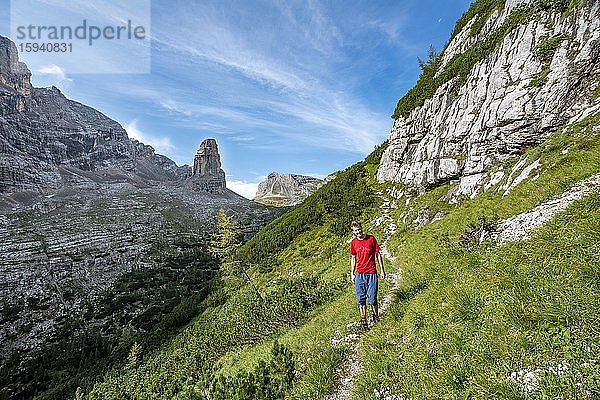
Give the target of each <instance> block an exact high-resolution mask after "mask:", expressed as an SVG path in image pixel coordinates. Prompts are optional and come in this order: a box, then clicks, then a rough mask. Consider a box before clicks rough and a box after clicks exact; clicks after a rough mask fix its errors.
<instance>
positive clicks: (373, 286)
mask: <svg viewBox="0 0 600 400" xmlns="http://www.w3.org/2000/svg"><path fill="white" fill-rule="evenodd" d="M350 229H352V233H353V234H354V239H352V241H351V242H350V254H351V255H352V258H351V260H350V266H351V275H352V276H351V278H352V283H354V285H355V288H356V299H357V301H358V308H359V309H360V317H361V318H360V323H361V327H363V328H366V327H367V326H368V325H367V302H366V300H367V298H368V299H369V304H371V309H372V314H373V315H372V318H373V323H375V322H377V319H378V317H379V309H378V307H377V284H378V280H377V268H376V266H375V260H377V262H378V263H379V267H380V269H381V279H385V269H384V268H383V257H381V253H380V252H381V249H380V248H379V244H378V243H377V239H375V237H374V236H373V235H365V234H364V233H363V230H362V225H361V223H360V222H359V221H356V220H355V221H352V223H351V224H350Z"/></svg>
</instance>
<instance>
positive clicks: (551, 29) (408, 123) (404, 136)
mask: <svg viewBox="0 0 600 400" xmlns="http://www.w3.org/2000/svg"><path fill="white" fill-rule="evenodd" d="M477 3H483V2H482V1H478V2H476V4H475V5H477ZM581 3H582V4H581V6H579V7H575V8H574V9H573V8H570V7H568V5H569V4H568V2H566V3H565V2H548V1H527V0H507V1H506V2H504V6H503V8H502V9H499V10H495V11H493V12H489V11H491V10H485V9H483V8H481V7H479V12H477V13H475V12H473V11H477V8H474V7H473V6H472V7H471V10H469V12H467V13H466V14H465V15H464V16H463V19H462V20H461V21H459V24H457V29H456V30H455V33H454V35H453V36H452V38H451V40H450V41H449V43H448V44H447V46H446V48H445V49H444V51H443V52H442V54H441V55H439V56H438V57H434V59H431V60H429V63H428V65H426V67H425V68H426V69H427V68H429V70H425V71H424V75H427V73H429V74H430V76H429V77H427V76H422V77H421V79H420V82H418V83H417V86H416V87H415V89H413V90H412V91H411V92H409V93H408V94H407V95H406V96H405V97H404V98H403V99H401V100H400V102H399V104H398V108H397V110H396V113H395V115H394V117H395V120H394V123H393V127H392V129H391V133H390V136H389V140H388V142H389V146H388V147H387V149H386V151H385V152H384V154H383V157H382V160H381V165H380V168H379V170H378V173H377V178H378V180H379V181H380V182H383V181H391V182H397V183H402V184H404V185H406V186H408V187H409V188H411V189H412V190H416V191H419V192H420V191H423V190H425V189H427V188H430V187H435V186H438V185H440V184H443V183H445V182H448V181H453V182H456V183H457V185H454V189H453V190H454V192H453V193H452V194H453V195H454V196H458V195H461V194H462V195H468V196H475V195H476V194H477V193H479V192H480V191H481V190H482V188H485V187H486V186H487V187H489V186H491V184H493V183H495V182H498V181H500V180H501V179H502V177H503V172H496V173H491V171H490V168H491V167H492V166H493V165H494V164H496V163H497V162H498V161H502V160H505V159H507V158H508V157H511V156H514V155H518V154H520V153H521V152H522V151H523V150H524V149H526V148H527V147H531V146H533V145H536V144H539V143H541V142H542V141H544V140H545V139H546V138H547V137H548V136H549V135H550V134H551V133H553V132H555V131H556V130H557V129H558V128H559V127H561V126H562V125H563V124H565V123H566V122H568V121H570V120H571V121H573V120H577V119H579V118H581V117H582V116H583V115H585V114H586V113H587V112H589V111H590V110H591V109H593V108H595V107H597V106H598V100H597V99H598V96H597V93H598V86H599V83H600V79H599V77H600V65H599V60H600V3H599V2H597V1H586V2H585V1H584V2H581ZM486 11H488V13H487V14H486V13H485V12H486ZM470 63H472V65H471V64H470ZM431 87H433V88H435V90H432V93H431V95H430V96H423V95H422V93H426V92H427V90H429V88H431ZM419 91H420V92H421V93H419ZM419 96H420V97H419ZM418 100H422V101H421V102H419V101H418ZM411 102H412V103H411Z"/></svg>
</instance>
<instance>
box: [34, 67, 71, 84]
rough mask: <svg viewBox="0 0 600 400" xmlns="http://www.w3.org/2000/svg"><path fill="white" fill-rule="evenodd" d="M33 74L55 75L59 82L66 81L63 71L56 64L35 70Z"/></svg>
mask: <svg viewBox="0 0 600 400" xmlns="http://www.w3.org/2000/svg"><path fill="white" fill-rule="evenodd" d="M35 72H37V73H39V74H44V75H56V76H57V77H58V78H59V79H60V80H61V81H62V80H65V79H67V75H66V74H65V71H64V70H63V69H62V68H61V67H59V66H58V65H56V64H50V65H45V66H43V67H40V68H38V69H36V70H35ZM69 80H70V79H69Z"/></svg>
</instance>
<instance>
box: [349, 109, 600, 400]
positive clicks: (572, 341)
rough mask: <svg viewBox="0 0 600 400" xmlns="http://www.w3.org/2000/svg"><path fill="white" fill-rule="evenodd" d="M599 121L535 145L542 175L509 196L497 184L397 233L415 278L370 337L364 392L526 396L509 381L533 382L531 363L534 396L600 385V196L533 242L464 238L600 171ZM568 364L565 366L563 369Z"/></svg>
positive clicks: (408, 274) (405, 265)
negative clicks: (483, 221) (466, 242)
mask: <svg viewBox="0 0 600 400" xmlns="http://www.w3.org/2000/svg"><path fill="white" fill-rule="evenodd" d="M599 124H600V117H599V116H596V117H592V118H588V119H587V120H586V121H584V122H583V123H581V124H578V125H577V126H575V127H573V128H571V129H568V130H567V131H566V132H565V133H559V134H557V135H555V136H553V137H552V138H550V139H549V140H548V141H547V142H546V143H545V144H543V145H542V146H540V147H538V148H535V149H532V150H530V151H529V152H528V153H527V155H528V159H529V162H533V161H534V160H536V159H538V158H540V160H541V163H542V167H541V169H540V170H539V172H540V175H539V177H538V178H537V179H535V180H529V181H528V182H524V183H522V184H521V185H519V186H518V187H517V188H516V189H515V190H514V191H513V192H512V193H511V194H509V195H508V196H502V194H501V193H500V192H497V191H495V190H494V189H492V190H490V191H488V192H487V193H485V194H484V195H482V196H480V197H478V198H476V199H475V200H469V201H466V202H464V203H463V204H462V205H460V206H459V207H456V208H455V209H453V210H451V211H450V212H449V213H448V214H447V215H446V216H445V217H444V218H443V219H441V220H439V221H436V222H434V223H432V224H430V225H428V226H426V227H425V228H424V229H422V230H419V231H415V230H412V229H409V230H408V231H406V232H404V233H403V234H401V235H398V236H397V237H395V238H393V239H392V240H391V241H390V246H391V248H392V249H393V251H394V253H395V254H397V256H398V265H399V266H400V267H401V268H402V270H403V280H402V284H401V287H400V290H399V292H398V293H397V294H396V296H395V301H394V305H393V307H392V310H391V315H389V316H387V317H386V318H385V319H384V321H382V323H381V325H379V326H378V327H377V329H375V330H373V331H372V332H370V334H369V335H368V337H366V338H365V341H364V349H365V351H364V354H365V360H364V361H365V373H363V374H362V375H361V378H360V380H359V382H358V385H357V386H358V387H357V392H356V395H355V397H354V398H356V399H359V398H360V399H369V398H375V397H374V395H373V390H374V389H377V390H387V391H388V392H390V393H395V394H397V395H401V394H402V395H406V396H408V397H410V398H413V399H421V398H432V399H433V398H497V399H508V398H520V397H521V396H522V395H523V394H524V390H525V391H527V389H525V386H524V385H518V384H515V383H512V382H511V379H509V377H510V376H511V373H516V376H517V378H516V380H517V381H521V382H522V381H523V379H522V378H519V371H522V372H521V374H526V373H527V372H533V373H535V374H536V375H537V383H536V384H535V385H533V386H530V387H529V389H530V390H532V393H531V398H571V399H576V398H577V399H578V398H597V397H595V396H598V395H600V368H599V365H598V364H597V360H596V359H597V354H598V353H599V352H600V328H599V323H600V319H599V318H598V311H597V310H598V306H600V287H599V286H598V282H600V280H599V279H598V278H599V276H600V264H599V261H598V257H597V255H598V254H600V253H599V250H600V248H599V245H598V243H599V240H600V230H599V228H598V227H599V226H600V195H598V194H595V195H592V196H590V197H589V198H587V199H584V200H582V201H579V202H577V203H576V204H574V205H572V206H571V207H570V208H569V209H568V210H567V211H565V212H564V213H562V214H560V215H559V216H557V217H556V218H555V219H554V220H553V221H551V223H549V224H547V226H545V227H543V228H541V229H539V230H538V231H537V232H535V234H534V235H533V237H532V238H531V239H530V240H527V241H523V242H518V243H511V244H507V245H505V246H501V247H496V246H495V245H494V244H493V243H484V244H482V245H476V246H475V245H472V246H462V245H459V244H458V243H459V242H458V237H459V235H460V234H461V233H464V232H466V231H468V230H469V226H468V225H469V223H475V222H476V221H477V219H478V218H479V217H480V216H484V217H486V218H487V219H488V220H490V219H498V218H506V217H508V216H511V215H514V214H517V213H520V212H523V211H526V210H529V209H531V208H533V207H535V206H536V205H538V204H539V203H542V202H544V201H546V200H548V199H550V198H553V197H556V196H558V195H560V194H561V193H562V192H563V191H564V190H566V189H567V188H569V187H570V186H572V185H573V184H574V183H575V182H577V181H579V180H581V179H584V178H586V177H588V176H590V175H593V174H594V173H597V172H599V171H600V142H599V141H598V136H597V135H598V133H597V126H598V125H599ZM594 127H595V128H594ZM565 149H568V153H566V154H563V150H565ZM507 167H508V166H507ZM507 170H508V168H507ZM398 212H402V210H398ZM561 363H562V365H567V371H566V372H565V373H562V374H561V375H559V374H557V373H554V372H551V371H556V370H557V368H558V364H561ZM514 376H515V375H513V377H514ZM534 387H537V389H536V390H533V388H534Z"/></svg>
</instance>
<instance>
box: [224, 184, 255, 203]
mask: <svg viewBox="0 0 600 400" xmlns="http://www.w3.org/2000/svg"><path fill="white" fill-rule="evenodd" d="M227 188H228V189H231V190H233V191H234V192H236V193H237V194H239V195H242V196H244V197H245V198H247V199H250V200H252V199H253V198H254V196H255V195H256V190H257V189H258V183H252V182H246V181H229V180H228V181H227Z"/></svg>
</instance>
